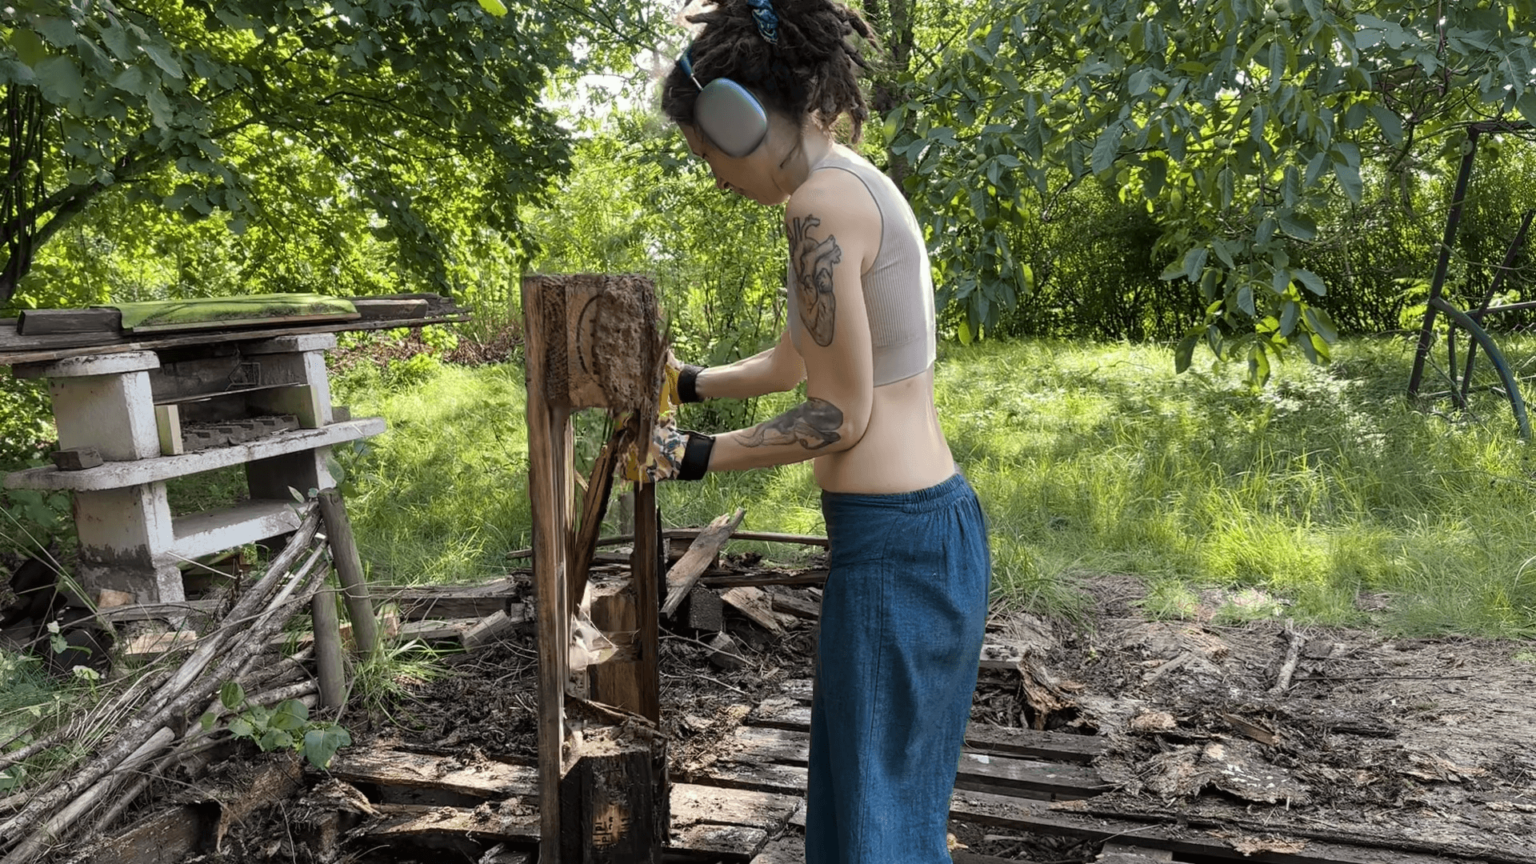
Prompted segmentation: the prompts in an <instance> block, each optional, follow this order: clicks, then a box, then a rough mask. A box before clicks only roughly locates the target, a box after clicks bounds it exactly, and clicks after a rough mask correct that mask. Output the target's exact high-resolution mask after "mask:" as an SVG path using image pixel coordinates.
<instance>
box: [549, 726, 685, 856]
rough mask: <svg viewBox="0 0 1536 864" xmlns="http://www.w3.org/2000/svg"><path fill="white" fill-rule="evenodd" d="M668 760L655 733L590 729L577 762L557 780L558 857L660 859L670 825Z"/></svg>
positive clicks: (664, 748)
mask: <svg viewBox="0 0 1536 864" xmlns="http://www.w3.org/2000/svg"><path fill="white" fill-rule="evenodd" d="M598 735H600V736H601V737H595V736H598ZM666 766H667V756H666V741H665V739H663V738H661V737H659V736H654V735H653V736H646V737H639V736H626V735H623V734H622V733H621V732H620V729H619V727H610V728H608V729H602V730H600V731H599V730H588V731H587V734H586V736H585V738H584V739H583V741H582V743H581V749H580V752H579V754H578V755H577V758H576V764H574V765H573V766H571V768H570V770H568V771H567V772H566V773H565V776H564V777H562V778H561V780H560V810H561V812H560V830H561V832H562V834H561V837H560V860H561V861H562V862H566V864H609V862H612V864H630V862H637V864H638V862H646V864H661V849H662V846H663V845H664V844H665V843H666V840H667V833H668V830H667V829H668V827H669V826H668V818H667V799H666V795H667V779H666V770H667V768H666Z"/></svg>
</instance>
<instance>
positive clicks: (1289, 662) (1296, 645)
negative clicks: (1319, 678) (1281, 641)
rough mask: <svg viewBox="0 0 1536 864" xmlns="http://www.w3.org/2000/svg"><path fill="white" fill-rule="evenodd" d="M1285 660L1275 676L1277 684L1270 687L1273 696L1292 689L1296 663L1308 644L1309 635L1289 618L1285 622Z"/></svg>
mask: <svg viewBox="0 0 1536 864" xmlns="http://www.w3.org/2000/svg"><path fill="white" fill-rule="evenodd" d="M1285 640H1286V643H1287V647H1286V649H1285V660H1284V661H1283V662H1282V663H1281V664H1280V674H1279V675H1278V676H1276V678H1275V686H1273V687H1271V688H1269V694H1270V695H1271V696H1278V695H1279V694H1281V693H1284V692H1285V691H1287V690H1289V689H1291V678H1292V677H1293V676H1295V674H1296V664H1297V663H1298V662H1299V661H1300V660H1301V649H1302V646H1304V645H1306V644H1307V637H1306V636H1305V635H1303V634H1302V632H1301V631H1300V630H1297V629H1296V624H1295V622H1293V621H1291V620H1290V619H1287V620H1286V622H1285Z"/></svg>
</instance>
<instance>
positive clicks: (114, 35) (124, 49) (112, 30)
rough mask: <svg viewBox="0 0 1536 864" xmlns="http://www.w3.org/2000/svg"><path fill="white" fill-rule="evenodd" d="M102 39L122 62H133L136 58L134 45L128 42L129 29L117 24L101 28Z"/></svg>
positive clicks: (113, 54)
mask: <svg viewBox="0 0 1536 864" xmlns="http://www.w3.org/2000/svg"><path fill="white" fill-rule="evenodd" d="M101 41H102V44H104V45H106V46H107V50H108V51H111V52H112V56H114V57H116V58H117V59H119V60H121V61H122V62H124V63H132V62H133V61H134V60H135V59H136V55H135V54H134V51H133V46H132V45H130V44H128V31H127V30H124V29H123V28H121V27H119V26H117V25H116V24H109V25H107V26H106V27H103V28H101Z"/></svg>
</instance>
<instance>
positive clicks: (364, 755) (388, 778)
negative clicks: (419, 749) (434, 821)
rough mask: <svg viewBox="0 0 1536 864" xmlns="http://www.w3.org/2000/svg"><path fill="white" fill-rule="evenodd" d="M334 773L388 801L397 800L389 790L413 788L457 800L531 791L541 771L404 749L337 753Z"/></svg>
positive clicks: (334, 760)
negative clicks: (430, 754) (471, 761)
mask: <svg viewBox="0 0 1536 864" xmlns="http://www.w3.org/2000/svg"><path fill="white" fill-rule="evenodd" d="M330 773H331V776H333V777H335V778H337V779H339V780H345V781H347V782H348V783H352V784H355V785H366V786H368V787H372V788H377V789H378V790H380V791H381V792H383V793H384V796H385V798H384V800H385V802H386V803H390V802H391V801H393V802H394V803H400V802H399V796H392V794H391V793H390V792H389V791H387V790H399V789H412V790H432V791H434V792H444V793H448V794H449V795H450V796H454V797H457V798H472V799H496V798H511V797H514V796H521V795H533V794H535V793H536V792H537V791H538V781H539V772H538V769H537V768H534V767H532V766H523V765H512V764H508V763H506V762H497V761H494V760H489V759H485V760H481V761H478V762H474V763H468V764H465V763H461V762H459V761H457V760H454V759H451V758H448V757H443V756H429V755H425V754H421V753H412V752H409V751H405V750H378V749H369V750H357V751H354V750H353V749H351V748H347V749H343V750H341V751H339V752H338V753H337V754H336V756H335V757H334V759H333V760H332V762H331V766H330Z"/></svg>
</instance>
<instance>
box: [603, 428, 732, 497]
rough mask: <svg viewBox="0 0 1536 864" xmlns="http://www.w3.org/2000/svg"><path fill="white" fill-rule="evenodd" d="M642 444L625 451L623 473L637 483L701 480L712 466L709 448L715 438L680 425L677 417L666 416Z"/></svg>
mask: <svg viewBox="0 0 1536 864" xmlns="http://www.w3.org/2000/svg"><path fill="white" fill-rule="evenodd" d="M640 443H641V444H643V445H644V447H645V450H644V454H643V456H642V454H641V449H640V446H637V445H634V444H632V445H630V448H629V450H628V452H626V453H625V454H624V460H623V468H622V471H623V475H622V476H623V477H624V479H626V480H629V481H630V482H633V483H656V482H659V481H661V480H697V479H699V478H700V477H703V476H704V472H705V471H706V470H708V468H709V452H710V449H711V448H712V447H713V446H714V439H713V438H711V437H709V436H708V435H700V434H699V433H697V432H690V431H688V430H686V429H679V428H677V421H676V420H674V419H672V418H671V417H662V418H661V420H660V421H659V422H657V424H656V426H655V427H654V428H652V429H651V434H650V437H649V439H648V440H647V441H644V442H640Z"/></svg>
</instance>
